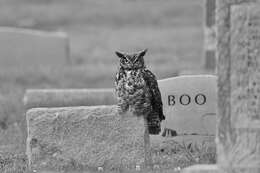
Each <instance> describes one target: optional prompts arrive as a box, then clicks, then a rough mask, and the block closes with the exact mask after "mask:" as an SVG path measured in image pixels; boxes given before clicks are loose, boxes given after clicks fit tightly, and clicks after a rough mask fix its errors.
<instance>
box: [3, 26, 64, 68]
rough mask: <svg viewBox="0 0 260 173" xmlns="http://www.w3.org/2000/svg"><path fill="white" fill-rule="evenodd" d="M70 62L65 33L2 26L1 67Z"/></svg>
mask: <svg viewBox="0 0 260 173" xmlns="http://www.w3.org/2000/svg"><path fill="white" fill-rule="evenodd" d="M68 62H69V40H68V36H67V35H66V34H65V33H63V32H54V33H50V32H42V31H33V30H27V29H18V28H6V27H1V28H0V67H7V68H9V67H18V66H20V67H32V66H36V67H37V66H40V65H64V64H66V63H68Z"/></svg>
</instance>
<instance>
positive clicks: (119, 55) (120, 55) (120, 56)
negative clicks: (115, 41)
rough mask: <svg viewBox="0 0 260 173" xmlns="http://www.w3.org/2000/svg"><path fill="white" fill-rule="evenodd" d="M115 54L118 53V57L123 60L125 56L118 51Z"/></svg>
mask: <svg viewBox="0 0 260 173" xmlns="http://www.w3.org/2000/svg"><path fill="white" fill-rule="evenodd" d="M115 53H116V55H117V56H118V57H119V58H122V57H124V54H123V53H121V52H118V51H116V52H115Z"/></svg>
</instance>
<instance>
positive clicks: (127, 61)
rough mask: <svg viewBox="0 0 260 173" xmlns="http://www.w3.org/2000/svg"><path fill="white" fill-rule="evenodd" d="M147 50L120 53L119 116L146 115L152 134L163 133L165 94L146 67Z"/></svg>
mask: <svg viewBox="0 0 260 173" xmlns="http://www.w3.org/2000/svg"><path fill="white" fill-rule="evenodd" d="M146 52H147V49H145V50H143V51H140V52H137V53H132V54H129V53H122V52H118V51H116V52H115V53H116V55H117V56H118V58H119V62H120V63H119V64H120V65H119V69H118V72H117V73H116V77H115V90H116V95H117V101H118V104H117V107H118V112H119V114H123V113H125V112H127V111H130V112H132V113H133V114H134V115H135V116H139V117H140V116H144V118H145V119H146V120H147V122H148V130H149V134H153V135H156V134H159V133H160V131H161V125H160V123H161V121H162V120H165V116H164V115H163V104H162V98H161V93H160V90H159V87H158V83H157V80H156V77H155V75H154V74H153V73H152V72H151V71H150V70H148V69H147V68H146V66H145V63H144V56H145V54H146Z"/></svg>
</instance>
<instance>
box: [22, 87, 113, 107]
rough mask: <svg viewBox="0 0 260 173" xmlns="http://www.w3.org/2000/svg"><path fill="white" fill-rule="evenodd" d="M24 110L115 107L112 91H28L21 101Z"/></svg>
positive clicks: (109, 89)
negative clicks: (96, 106)
mask: <svg viewBox="0 0 260 173" xmlns="http://www.w3.org/2000/svg"><path fill="white" fill-rule="evenodd" d="M23 102H24V105H25V109H26V110H28V109H31V108H40V107H72V106H95V105H115V104H116V96H115V92H114V89H112V88H103V89H29V90H26V93H25V95H24V99H23Z"/></svg>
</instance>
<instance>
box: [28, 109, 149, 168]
mask: <svg viewBox="0 0 260 173" xmlns="http://www.w3.org/2000/svg"><path fill="white" fill-rule="evenodd" d="M26 116H27V123H28V138H27V150H26V153H27V156H28V159H29V163H30V168H31V169H33V170H36V171H41V170H54V171H60V170H67V171H68V170H84V169H87V170H89V169H90V170H91V169H95V168H97V167H100V166H101V167H103V168H104V169H106V170H108V169H109V170H114V169H117V168H120V165H121V164H122V163H123V164H127V165H136V164H139V165H140V164H142V163H143V161H144V152H143V151H144V149H143V146H144V144H143V134H144V122H143V119H140V118H139V119H138V118H137V117H134V116H132V115H129V114H127V115H125V116H123V117H122V116H119V115H118V114H117V112H116V106H99V107H96V106H92V107H67V108H34V109H30V110H29V111H28V112H27V114H26Z"/></svg>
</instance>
